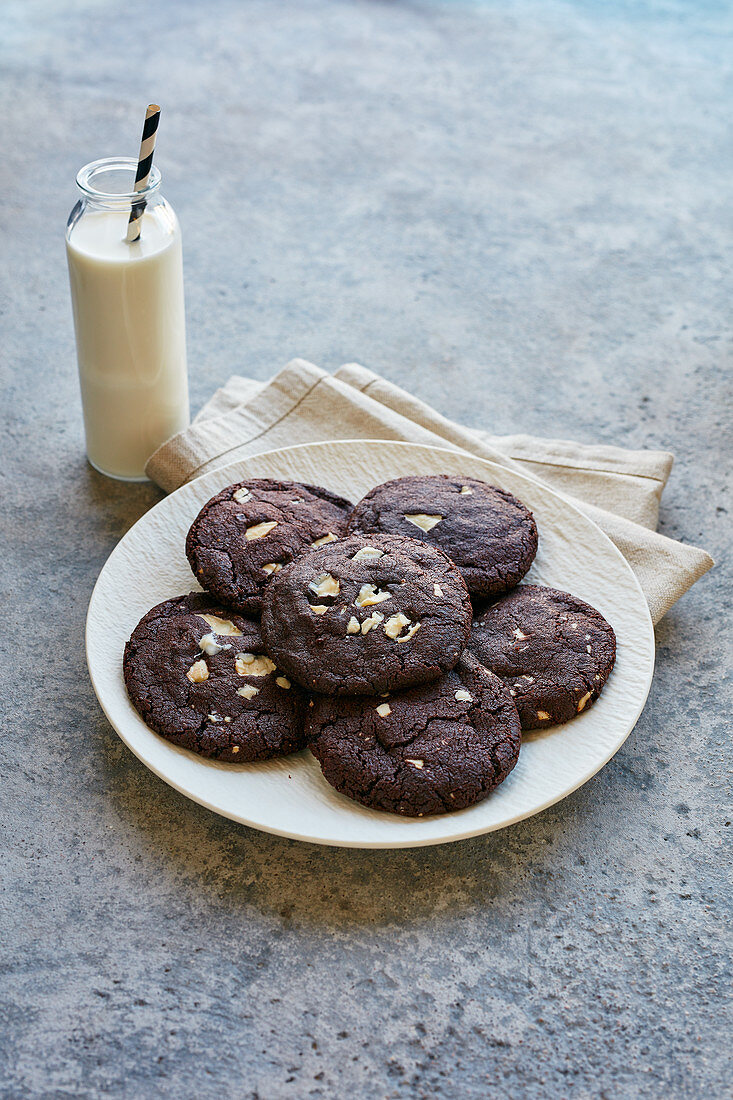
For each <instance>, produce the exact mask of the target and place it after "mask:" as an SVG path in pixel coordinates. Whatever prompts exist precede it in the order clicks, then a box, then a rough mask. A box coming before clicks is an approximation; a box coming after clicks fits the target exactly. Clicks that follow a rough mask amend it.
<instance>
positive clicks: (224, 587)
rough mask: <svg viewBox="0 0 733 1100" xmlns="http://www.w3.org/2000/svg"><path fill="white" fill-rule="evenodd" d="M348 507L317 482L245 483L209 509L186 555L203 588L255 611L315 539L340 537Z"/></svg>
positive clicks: (221, 495) (194, 528)
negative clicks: (276, 580)
mask: <svg viewBox="0 0 733 1100" xmlns="http://www.w3.org/2000/svg"><path fill="white" fill-rule="evenodd" d="M350 509H351V504H350V503H349V502H348V501H347V500H344V499H343V498H342V497H339V496H336V494H335V493H331V492H330V491H329V490H328V489H322V488H321V487H320V486H318V485H301V484H299V483H298V482H295V481H273V480H271V479H270V478H251V479H250V480H248V481H239V482H237V483H236V484H234V485H228V486H227V487H226V489H222V491H221V492H220V493H217V494H216V496H214V497H212V498H211V500H209V501H207V502H206V504H205V505H204V506H203V508H202V509H201V511H200V512H199V514H198V515H197V517H196V519H195V520H194V521H193V524H192V525H191V528H190V530H189V532H188V536H187V538H186V556H187V557H188V561H189V564H190V566H191V569H192V570H193V573H194V576H195V577H196V580H197V581H198V582H199V584H200V585H201V586H202V588H205V589H206V590H207V591H208V592H211V593H212V595H214V596H215V597H216V598H217V599H219V600H222V601H223V602H224V603H226V604H228V605H229V606H230V607H233V608H235V609H236V610H238V611H243V612H245V613H246V614H252V613H257V612H259V610H260V607H261V604H262V591H263V589H264V588H265V586H266V585H267V584H268V582H269V581H270V578H271V577H272V576H274V575H275V573H277V572H279V571H280V569H282V568H283V566H284V565H287V564H288V563H289V562H291V561H292V560H293V558H295V557H297V555H298V554H300V553H302V552H303V551H304V550H309V549H311V547H312V546H313V544H314V543H322V542H327V541H333V540H334V539H336V538H338V537H340V536H341V535H342V534H343V533H344V531H345V528H346V521H347V519H348V515H349V511H350Z"/></svg>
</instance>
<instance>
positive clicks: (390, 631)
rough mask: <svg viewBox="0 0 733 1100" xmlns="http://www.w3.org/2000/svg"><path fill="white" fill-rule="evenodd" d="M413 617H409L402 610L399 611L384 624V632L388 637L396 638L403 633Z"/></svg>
mask: <svg viewBox="0 0 733 1100" xmlns="http://www.w3.org/2000/svg"><path fill="white" fill-rule="evenodd" d="M411 622H412V619H408V618H407V615H403V614H402V612H401V611H398V612H397V614H396V615H392V616H391V618H389V619H387V622H386V623H385V624H384V633H385V634H386V635H387V637H388V638H392V639H394V638H396V637H397V635H398V634H401V633H402V631H403V630H404V629H405V627H406V626H409V625H410V623H411Z"/></svg>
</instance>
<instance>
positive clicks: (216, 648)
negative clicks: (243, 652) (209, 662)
mask: <svg viewBox="0 0 733 1100" xmlns="http://www.w3.org/2000/svg"><path fill="white" fill-rule="evenodd" d="M231 648H232V647H231V646H230V645H226V644H225V645H219V643H218V642H217V640H216V638H215V637H214V635H213V634H204V636H203V638H199V649H202V650H203V651H204V653H206V654H207V655H208V656H209V657H216V655H217V653H221V652H222V650H224V649H231Z"/></svg>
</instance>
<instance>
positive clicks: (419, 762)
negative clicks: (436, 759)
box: [405, 756, 425, 768]
mask: <svg viewBox="0 0 733 1100" xmlns="http://www.w3.org/2000/svg"><path fill="white" fill-rule="evenodd" d="M405 763H406V764H412V765H414V767H416V768H423V767H424V766H425V761H424V760H412V759H411V758H410V757H409V756H406V757H405Z"/></svg>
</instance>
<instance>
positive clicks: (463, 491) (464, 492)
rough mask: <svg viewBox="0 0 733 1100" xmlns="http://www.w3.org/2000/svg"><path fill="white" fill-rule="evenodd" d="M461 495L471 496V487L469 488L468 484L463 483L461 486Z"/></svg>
mask: <svg viewBox="0 0 733 1100" xmlns="http://www.w3.org/2000/svg"><path fill="white" fill-rule="evenodd" d="M461 496H462V497H470V496H473V489H469V487H468V485H464V486H463V488H462V489H461Z"/></svg>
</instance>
